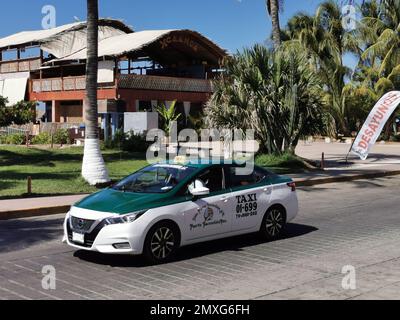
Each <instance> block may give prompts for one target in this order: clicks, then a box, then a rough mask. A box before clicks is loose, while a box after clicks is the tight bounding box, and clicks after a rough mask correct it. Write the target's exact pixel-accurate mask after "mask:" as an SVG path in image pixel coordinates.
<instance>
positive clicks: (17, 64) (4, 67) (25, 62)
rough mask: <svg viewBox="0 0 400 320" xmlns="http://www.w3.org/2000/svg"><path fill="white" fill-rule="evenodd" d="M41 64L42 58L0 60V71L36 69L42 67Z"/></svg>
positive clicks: (11, 71) (10, 71)
mask: <svg viewBox="0 0 400 320" xmlns="http://www.w3.org/2000/svg"><path fill="white" fill-rule="evenodd" d="M41 65H42V61H41V59H40V58H29V59H21V60H12V61H0V73H13V72H25V71H34V70H38V69H40V67H41Z"/></svg>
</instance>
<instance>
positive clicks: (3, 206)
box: [0, 195, 86, 220]
mask: <svg viewBox="0 0 400 320" xmlns="http://www.w3.org/2000/svg"><path fill="white" fill-rule="evenodd" d="M85 196H86V195H74V196H61V197H46V198H30V199H15V200H0V220H8V219H16V218H26V217H36V216H43V215H50V214H59V213H66V212H67V211H68V210H69V208H70V207H71V205H72V204H74V203H76V202H78V201H79V200H80V199H82V198H84V197H85Z"/></svg>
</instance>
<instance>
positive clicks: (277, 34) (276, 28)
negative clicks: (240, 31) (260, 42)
mask: <svg viewBox="0 0 400 320" xmlns="http://www.w3.org/2000/svg"><path fill="white" fill-rule="evenodd" d="M266 1H267V6H268V10H269V14H270V16H271V20H272V37H273V39H274V47H275V49H277V48H279V47H280V45H281V42H282V41H281V27H280V22H279V2H278V1H279V0H266Z"/></svg>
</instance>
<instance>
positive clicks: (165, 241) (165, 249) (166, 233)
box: [150, 227, 175, 260]
mask: <svg viewBox="0 0 400 320" xmlns="http://www.w3.org/2000/svg"><path fill="white" fill-rule="evenodd" d="M150 245H151V252H152V254H153V256H154V257H155V258H157V259H158V260H164V259H166V258H168V256H169V255H170V254H171V253H172V252H173V251H174V248H175V236H174V233H173V231H172V230H171V229H169V228H167V227H162V228H159V229H157V230H156V231H155V232H154V234H153V237H152V239H151V243H150Z"/></svg>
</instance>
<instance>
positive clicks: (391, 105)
mask: <svg viewBox="0 0 400 320" xmlns="http://www.w3.org/2000/svg"><path fill="white" fill-rule="evenodd" d="M399 104H400V91H391V92H389V93H386V94H385V95H384V96H383V97H382V98H381V99H380V100H379V101H378V103H377V104H376V105H375V107H374V108H373V109H372V111H371V113H370V114H369V116H368V118H367V121H365V123H364V126H363V127H362V129H361V131H360V133H359V134H358V136H357V138H356V140H355V141H354V144H353V147H352V148H351V151H352V153H354V154H356V155H358V156H359V157H360V158H361V160H366V159H367V158H368V154H369V151H370V150H371V148H372V147H373V146H374V144H375V142H376V140H378V138H379V136H380V134H381V132H382V130H383V128H384V126H385V124H386V122H387V121H388V120H389V118H390V116H391V115H392V114H393V112H394V111H395V110H396V108H397V106H398V105H399Z"/></svg>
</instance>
